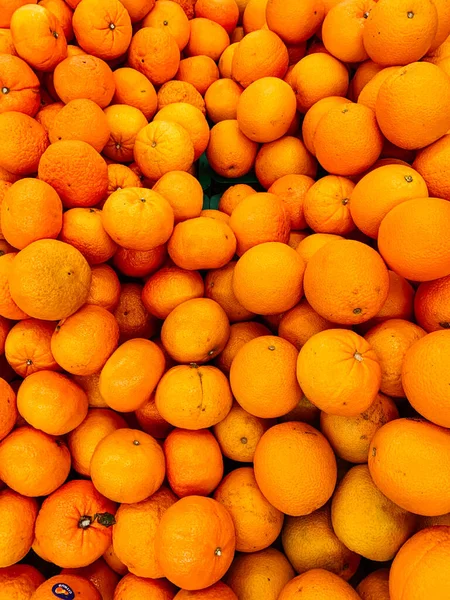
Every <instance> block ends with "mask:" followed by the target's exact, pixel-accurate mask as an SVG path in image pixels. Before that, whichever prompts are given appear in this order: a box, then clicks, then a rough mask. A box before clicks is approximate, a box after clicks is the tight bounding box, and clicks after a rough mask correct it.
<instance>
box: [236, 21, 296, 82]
mask: <svg viewBox="0 0 450 600" xmlns="http://www.w3.org/2000/svg"><path fill="white" fill-rule="evenodd" d="M288 64H289V55H288V51H287V48H286V46H285V44H284V43H283V42H282V41H281V39H280V38H279V37H278V35H276V33H274V32H273V31H269V30H267V29H259V30H258V31H253V32H252V33H249V34H248V35H246V36H245V37H244V38H243V39H242V40H241V41H240V42H239V44H238V45H237V46H236V49H235V51H234V55H233V61H232V67H231V77H232V78H233V79H234V80H235V81H237V83H239V84H240V85H242V87H244V88H247V87H248V86H249V85H250V84H251V83H253V82H254V81H256V80H258V79H261V78H262V77H279V78H280V79H283V77H284V76H285V75H286V71H287V69H288Z"/></svg>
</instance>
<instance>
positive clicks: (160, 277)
mask: <svg viewBox="0 0 450 600" xmlns="http://www.w3.org/2000/svg"><path fill="white" fill-rule="evenodd" d="M203 293H204V284H203V279H202V278H201V276H200V274H199V273H198V272H197V271H185V270H183V269H179V268H177V267H167V268H163V269H160V270H159V271H158V272H157V273H155V274H154V275H152V276H151V277H150V278H149V279H148V280H147V282H146V284H145V286H144V289H143V290H142V301H143V303H144V306H145V308H146V309H147V310H148V311H149V312H150V313H151V314H153V315H155V317H158V318H159V319H165V318H166V317H168V316H169V313H170V312H171V311H172V310H173V309H174V308H175V307H177V306H178V305H179V304H181V303H182V302H185V301H186V300H191V299H192V298H201V297H202V296H203Z"/></svg>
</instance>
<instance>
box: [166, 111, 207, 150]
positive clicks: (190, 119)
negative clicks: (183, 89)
mask: <svg viewBox="0 0 450 600" xmlns="http://www.w3.org/2000/svg"><path fill="white" fill-rule="evenodd" d="M154 121H170V122H173V123H178V124H179V125H181V126H182V127H184V129H186V131H187V132H188V134H189V136H190V138H191V141H192V144H193V146H194V160H197V159H198V158H199V157H200V156H201V155H202V154H203V152H204V151H205V150H206V147H207V146H208V142H209V126H208V123H207V121H206V119H205V117H204V116H203V114H202V112H201V111H200V110H199V109H198V108H196V107H195V106H192V104H188V103H187V102H174V103H172V104H169V105H168V106H165V107H164V108H162V109H160V110H159V111H158V112H157V113H156V115H155V117H154Z"/></svg>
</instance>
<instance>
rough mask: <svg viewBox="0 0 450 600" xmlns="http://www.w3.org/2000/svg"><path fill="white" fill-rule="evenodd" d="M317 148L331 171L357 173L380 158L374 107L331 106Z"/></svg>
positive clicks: (380, 142) (319, 131) (317, 136)
mask: <svg viewBox="0 0 450 600" xmlns="http://www.w3.org/2000/svg"><path fill="white" fill-rule="evenodd" d="M449 83H450V82H449ZM362 132H363V135H361V133H362ZM314 147H315V149H316V153H317V159H318V161H319V162H320V164H321V165H322V167H323V168H324V169H325V170H326V171H328V172H329V173H333V174H335V175H346V176H349V175H357V174H359V173H362V172H364V171H365V170H367V169H368V168H369V167H371V166H372V165H373V164H374V162H375V161H376V160H377V159H378V158H379V156H380V154H381V150H382V147H383V136H382V135H381V132H380V129H379V127H378V125H377V120H376V118H375V113H374V112H373V110H371V109H370V108H367V106H363V105H362V104H351V103H349V104H343V105H341V106H337V107H335V108H331V109H330V110H329V111H328V112H327V113H326V114H325V115H324V116H323V117H322V118H321V119H320V121H319V124H318V126H317V129H316V133H315V136H314Z"/></svg>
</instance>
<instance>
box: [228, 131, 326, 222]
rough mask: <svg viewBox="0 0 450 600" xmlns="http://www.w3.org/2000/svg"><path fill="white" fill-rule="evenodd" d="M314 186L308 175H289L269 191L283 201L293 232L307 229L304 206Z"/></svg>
mask: <svg viewBox="0 0 450 600" xmlns="http://www.w3.org/2000/svg"><path fill="white" fill-rule="evenodd" d="M280 141H282V140H280ZM273 143H274V144H276V143H277V142H273ZM258 156H259V155H258ZM313 184H314V179H312V177H309V176H308V175H298V174H288V175H283V176H281V177H280V178H278V179H276V180H275V181H274V182H273V183H272V185H271V186H270V187H269V189H268V192H269V193H270V194H275V195H276V196H278V197H279V198H280V200H282V201H283V203H284V205H285V209H286V210H287V212H288V214H289V217H290V221H291V230H293V229H294V230H298V229H304V228H305V227H306V220H305V217H304V210H303V206H304V201H305V197H306V194H307V192H308V190H309V189H310V188H311V186H312V185H313ZM224 195H225V194H224ZM222 199H223V196H222ZM221 201H222V200H221ZM291 233H292V232H291Z"/></svg>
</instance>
